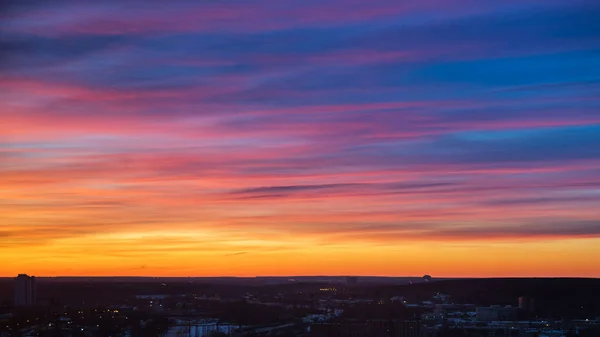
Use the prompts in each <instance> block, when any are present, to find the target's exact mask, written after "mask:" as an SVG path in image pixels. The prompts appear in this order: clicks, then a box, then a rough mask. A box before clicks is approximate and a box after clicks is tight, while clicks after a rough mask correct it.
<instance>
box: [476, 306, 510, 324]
mask: <svg viewBox="0 0 600 337" xmlns="http://www.w3.org/2000/svg"><path fill="white" fill-rule="evenodd" d="M518 314H519V308H515V307H511V306H506V307H502V306H499V305H492V306H491V307H480V308H477V320H478V321H482V322H490V321H515V320H517V319H518Z"/></svg>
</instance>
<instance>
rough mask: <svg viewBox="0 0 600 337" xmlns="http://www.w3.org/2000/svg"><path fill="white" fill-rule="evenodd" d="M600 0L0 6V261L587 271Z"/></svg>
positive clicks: (20, 265) (22, 265)
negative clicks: (599, 0)
mask: <svg viewBox="0 0 600 337" xmlns="http://www.w3.org/2000/svg"><path fill="white" fill-rule="evenodd" d="M598 18H600V2H598V1H593V0H589V1H581V0H561V1H558V0H505V1H492V0H457V1H454V0H453V1H449V0H418V1H417V0H412V1H409V0H406V1H397V0H372V1H364V0H345V1H333V0H318V1H317V0H302V1H289V0H263V1H231V0H221V1H209V0H207V1H170V2H162V1H160V2H159V1H155V2H153V1H117V0H107V1H74V0H56V1H19V2H12V4H11V5H6V4H5V5H4V7H2V8H0V43H1V47H0V276H14V275H16V274H17V273H28V274H33V275H38V276H56V275H90V276H95V275H131V276H136V275H150V276H224V275H232V276H255V275H324V274H327V275H382V276H408V275H413V276H421V275H423V274H431V275H432V276H433V277H436V276H446V277H466V276H473V277H488V276H522V277H525V276H581V277H584V276H585V277H588V276H589V277H600V269H598V265H597V262H596V261H599V260H600V20H599V19H598Z"/></svg>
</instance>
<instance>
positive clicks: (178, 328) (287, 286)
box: [0, 274, 600, 337]
mask: <svg viewBox="0 0 600 337" xmlns="http://www.w3.org/2000/svg"><path fill="white" fill-rule="evenodd" d="M0 286H1V288H0V290H1V291H2V292H1V293H0V294H1V295H2V296H3V297H2V298H0V299H2V300H3V302H2V307H1V308H0V323H1V325H0V336H2V337H5V336H6V337H8V336H88V337H96V336H114V337H117V336H119V337H121V336H122V337H136V336H160V337H177V336H181V337H203V336H213V337H216V336H282V337H283V336H290V337H291V336H304V337H310V336H323V337H326V336H339V337H345V336H348V337H350V336H374V337H436V336H439V337H444V336H523V337H534V336H536V337H562V336H569V337H570V336H599V335H600V293H599V292H598V291H597V289H598V287H599V286H600V280H597V279H525V278H522V279H519V278H515V279H437V278H435V277H432V276H429V275H425V276H424V277H422V278H418V277H405V278H399V277H398V278H393V277H390V278H385V277H365V278H362V277H355V276H346V277H327V276H315V277H296V278H291V277H288V278H286V277H256V278H132V277H130V278H128V277H121V278H110V277H107V278H86V277H71V278H69V277H65V278H35V277H33V276H28V275H25V274H21V275H18V276H17V277H16V278H14V279H2V280H1V282H0ZM11 288H12V290H13V295H14V301H11V300H10V299H9V298H7V297H6V296H7V295H8V293H9V292H10V289H11ZM517 294H520V295H517Z"/></svg>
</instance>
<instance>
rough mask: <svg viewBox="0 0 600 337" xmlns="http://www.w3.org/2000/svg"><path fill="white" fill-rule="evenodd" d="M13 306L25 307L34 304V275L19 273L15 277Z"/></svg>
mask: <svg viewBox="0 0 600 337" xmlns="http://www.w3.org/2000/svg"><path fill="white" fill-rule="evenodd" d="M14 292H15V294H14V295H15V306H16V307H27V306H33V305H35V304H36V288H35V276H28V275H27V274H19V275H18V276H17V278H15V288H14Z"/></svg>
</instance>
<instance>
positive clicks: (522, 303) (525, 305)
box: [519, 296, 535, 314]
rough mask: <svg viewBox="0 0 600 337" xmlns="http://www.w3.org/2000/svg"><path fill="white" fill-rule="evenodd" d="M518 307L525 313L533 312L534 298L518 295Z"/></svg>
mask: <svg viewBox="0 0 600 337" xmlns="http://www.w3.org/2000/svg"><path fill="white" fill-rule="evenodd" d="M519 309H521V310H523V311H524V312H525V313H527V314H533V313H535V300H534V299H533V298H531V297H529V296H521V297H519Z"/></svg>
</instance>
